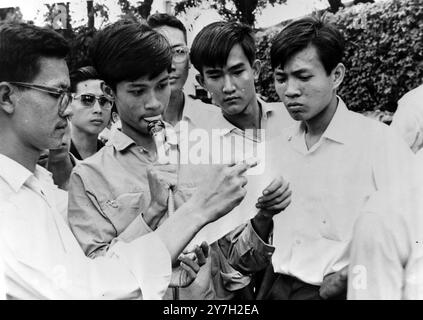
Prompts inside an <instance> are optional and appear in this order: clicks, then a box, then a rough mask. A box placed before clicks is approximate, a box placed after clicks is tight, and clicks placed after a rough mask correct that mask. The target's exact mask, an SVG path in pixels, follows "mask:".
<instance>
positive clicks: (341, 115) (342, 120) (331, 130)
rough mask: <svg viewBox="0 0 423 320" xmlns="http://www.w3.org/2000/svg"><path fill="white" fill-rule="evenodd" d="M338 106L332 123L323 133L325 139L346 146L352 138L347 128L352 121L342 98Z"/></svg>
mask: <svg viewBox="0 0 423 320" xmlns="http://www.w3.org/2000/svg"><path fill="white" fill-rule="evenodd" d="M337 98H338V106H337V108H336V111H335V114H334V115H333V117H332V120H331V122H330V123H329V125H328V127H327V128H326V130H325V132H324V133H323V137H325V138H327V139H330V140H333V141H336V142H339V143H343V144H345V143H346V142H347V141H348V139H349V138H350V136H351V134H350V133H349V132H348V130H347V126H348V124H349V122H350V121H351V120H350V119H349V113H350V111H348V109H347V106H346V105H345V103H344V101H342V99H341V98H340V97H338V96H337Z"/></svg>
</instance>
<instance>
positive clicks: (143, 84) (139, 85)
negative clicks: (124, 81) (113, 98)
mask: <svg viewBox="0 0 423 320" xmlns="http://www.w3.org/2000/svg"><path fill="white" fill-rule="evenodd" d="M128 87H129V88H134V87H137V88H138V87H147V84H146V83H141V82H132V83H130V84H129V86H128Z"/></svg>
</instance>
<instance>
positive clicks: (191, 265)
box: [179, 256, 200, 277]
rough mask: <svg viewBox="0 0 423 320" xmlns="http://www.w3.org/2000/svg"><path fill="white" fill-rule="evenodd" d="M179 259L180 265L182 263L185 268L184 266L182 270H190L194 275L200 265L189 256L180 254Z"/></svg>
mask: <svg viewBox="0 0 423 320" xmlns="http://www.w3.org/2000/svg"><path fill="white" fill-rule="evenodd" d="M179 260H180V261H181V267H182V265H185V267H186V268H184V270H186V271H189V270H191V271H193V272H194V277H195V274H196V273H197V272H198V271H200V266H199V265H198V263H197V262H195V261H194V260H193V259H191V258H189V257H188V256H181V257H179Z"/></svg>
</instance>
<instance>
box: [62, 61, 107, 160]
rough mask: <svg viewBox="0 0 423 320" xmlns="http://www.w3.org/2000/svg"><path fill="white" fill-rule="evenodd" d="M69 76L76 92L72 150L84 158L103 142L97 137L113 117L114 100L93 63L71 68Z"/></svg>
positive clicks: (72, 125)
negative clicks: (105, 90) (111, 116)
mask: <svg viewBox="0 0 423 320" xmlns="http://www.w3.org/2000/svg"><path fill="white" fill-rule="evenodd" d="M70 79H71V90H72V92H73V94H74V96H73V97H74V100H73V102H72V105H71V106H72V113H73V116H72V118H71V127H72V130H71V145H70V152H71V153H72V155H73V156H74V157H75V158H76V159H78V160H83V159H86V158H88V157H90V156H92V155H93V154H95V153H96V152H97V151H98V150H100V149H101V148H102V147H103V146H104V143H103V142H102V141H101V140H99V139H98V137H99V134H100V133H101V132H102V131H103V130H104V128H106V126H107V125H108V123H109V121H110V115H111V110H112V105H113V101H112V100H111V99H109V98H108V97H107V96H105V95H104V93H103V91H102V88H101V85H102V83H103V81H102V80H101V79H100V78H99V75H98V73H97V71H96V70H95V69H94V68H93V67H92V66H86V67H82V68H79V69H77V70H75V71H73V72H71V74H70Z"/></svg>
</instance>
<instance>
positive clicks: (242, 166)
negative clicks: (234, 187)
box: [231, 161, 258, 175]
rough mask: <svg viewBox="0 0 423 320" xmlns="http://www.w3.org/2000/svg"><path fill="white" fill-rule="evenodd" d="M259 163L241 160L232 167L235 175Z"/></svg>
mask: <svg viewBox="0 0 423 320" xmlns="http://www.w3.org/2000/svg"><path fill="white" fill-rule="evenodd" d="M257 164H258V162H257V161H241V162H239V163H237V164H235V165H233V166H231V169H232V170H233V174H234V175H242V174H244V173H245V172H246V171H247V170H248V169H250V168H253V167H255V166H257Z"/></svg>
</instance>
